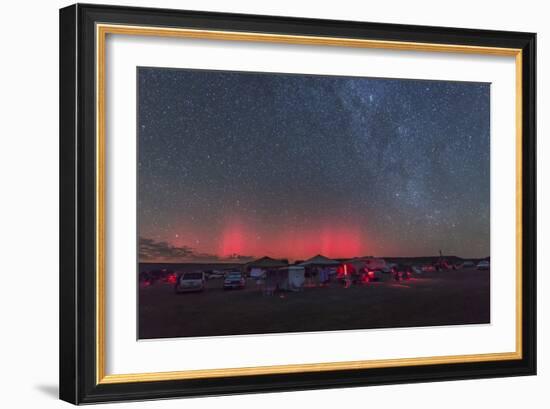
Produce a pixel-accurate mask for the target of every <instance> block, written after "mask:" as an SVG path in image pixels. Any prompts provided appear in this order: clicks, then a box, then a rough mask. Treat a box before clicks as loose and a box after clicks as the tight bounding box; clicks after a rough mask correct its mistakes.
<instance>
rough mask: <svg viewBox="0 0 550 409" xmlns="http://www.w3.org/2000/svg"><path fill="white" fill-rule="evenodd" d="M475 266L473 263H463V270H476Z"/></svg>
mask: <svg viewBox="0 0 550 409" xmlns="http://www.w3.org/2000/svg"><path fill="white" fill-rule="evenodd" d="M475 266H476V265H475V264H474V262H473V261H465V262H464V263H462V268H475Z"/></svg>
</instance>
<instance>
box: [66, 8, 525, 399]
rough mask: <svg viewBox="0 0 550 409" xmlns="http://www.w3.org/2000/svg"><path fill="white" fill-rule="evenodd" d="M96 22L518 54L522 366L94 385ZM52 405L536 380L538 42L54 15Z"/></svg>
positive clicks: (259, 19)
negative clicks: (56, 173)
mask: <svg viewBox="0 0 550 409" xmlns="http://www.w3.org/2000/svg"><path fill="white" fill-rule="evenodd" d="M96 23H112V24H127V25H140V26H156V27H176V28H177V27H186V28H196V29H210V30H225V31H241V32H242V31H244V32H256V33H275V34H286V35H301V36H322V37H335V38H354V39H371V40H385V41H406V42H414V43H433V44H449V45H456V44H459V45H466V46H484V47H502V48H517V49H520V50H521V51H522V55H523V58H522V80H523V86H522V106H521V108H522V112H523V120H522V124H521V127H522V135H523V138H522V186H523V187H522V199H521V201H522V215H521V219H522V234H523V240H522V245H521V249H522V254H523V258H522V283H523V286H522V294H521V295H522V296H521V307H522V309H521V311H522V325H523V327H522V344H521V345H522V351H521V352H522V353H521V359H515V360H502V361H487V362H468V363H446V364H434V365H414V366H398V367H384V368H369V369H350V370H334V371H319V372H303V373H301V372H298V373H287V374H264V375H251V376H231V377H213V378H205V379H184V380H162V381H147V382H121V383H110V384H101V383H98V382H97V370H98V368H97V365H98V356H97V352H96V341H97V339H96V337H97V334H96V323H97V314H96V312H97V309H96V307H97V305H96V300H97V298H96V295H97V294H96V291H97V288H96V274H95V272H96V241H97V235H96V229H95V226H96V199H97V197H96V195H97V192H96V183H95V181H96V153H97V151H96V133H95V130H96V117H95V115H96V110H95V107H96V104H95V98H96V73H95V65H94V64H95V58H96V43H95V41H96V33H95V27H96ZM59 46H60V317H59V319H60V333H59V335H60V379H59V383H60V398H61V399H62V400H65V401H67V402H71V403H74V404H82V403H94V402H106V401H124V400H145V399H159V398H174V397H191V396H206V395H225V394H240V393H253V392H273V391H291V390H308V389H318V388H341V387H352V386H367V385H383V384H397V383H411V382H428V381H444V380H457V379H472V378H488V377H503V376H519V375H534V374H536V153H535V141H536V135H535V133H536V94H535V93H536V91H535V79H536V34H533V33H523V32H506V31H486V30H472V29H457V28H442V27H422V26H412V25H396V24H379V23H362V22H349V21H331V20H315V19H304V18H287V17H284V18H283V17H272V16H256V15H243V14H225V13H210V12H208V13H207V12H199V11H180V10H166V9H149V8H134V7H114V6H101V5H86V4H77V5H72V6H69V7H66V8H63V9H61V10H60V44H59Z"/></svg>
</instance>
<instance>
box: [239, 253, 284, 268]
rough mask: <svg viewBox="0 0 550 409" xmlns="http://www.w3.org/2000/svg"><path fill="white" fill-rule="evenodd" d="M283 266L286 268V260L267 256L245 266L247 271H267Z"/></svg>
mask: <svg viewBox="0 0 550 409" xmlns="http://www.w3.org/2000/svg"><path fill="white" fill-rule="evenodd" d="M285 266H288V261H287V260H277V259H274V258H271V257H267V256H266V257H262V258H259V259H257V260H254V261H251V262H249V263H247V264H246V267H247V268H248V269H253V268H261V269H263V270H268V269H272V268H281V267H285Z"/></svg>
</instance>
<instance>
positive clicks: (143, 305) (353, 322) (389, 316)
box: [139, 270, 490, 339]
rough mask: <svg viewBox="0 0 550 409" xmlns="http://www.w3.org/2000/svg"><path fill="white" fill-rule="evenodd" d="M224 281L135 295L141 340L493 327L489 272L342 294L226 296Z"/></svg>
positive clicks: (332, 290)
mask: <svg viewBox="0 0 550 409" xmlns="http://www.w3.org/2000/svg"><path fill="white" fill-rule="evenodd" d="M222 283H223V280H222V279H213V280H210V281H208V282H207V289H206V291H204V292H202V293H186V294H175V292H174V288H173V286H172V285H169V284H166V283H156V284H154V285H152V286H149V287H146V288H140V290H139V338H140V339H150V338H172V337H197V336H216V335H243V334H260V333H281V332H310V331H330V330H349V329H369V328H396V327H418V326H438V325H461V324H482V323H489V322H490V272H489V271H478V270H456V271H444V272H434V273H424V274H422V275H417V276H414V277H413V278H411V279H410V280H408V281H400V282H395V281H393V280H391V279H390V275H389V274H388V275H387V276H385V278H384V280H383V281H380V282H375V283H369V284H365V285H360V286H351V287H350V288H343V287H342V286H341V285H340V284H338V283H331V284H330V285H329V286H328V287H315V288H304V290H303V291H302V292H297V293H291V292H284V293H277V294H275V295H272V296H266V295H263V294H262V291H261V290H260V288H258V287H257V286H256V283H255V282H254V281H253V280H249V281H248V283H247V287H246V288H245V289H243V290H230V291H224V290H223V289H222Z"/></svg>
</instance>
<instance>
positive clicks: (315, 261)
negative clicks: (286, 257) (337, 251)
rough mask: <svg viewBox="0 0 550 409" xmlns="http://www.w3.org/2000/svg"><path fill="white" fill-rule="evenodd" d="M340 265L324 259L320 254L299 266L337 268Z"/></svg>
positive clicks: (337, 262)
mask: <svg viewBox="0 0 550 409" xmlns="http://www.w3.org/2000/svg"><path fill="white" fill-rule="evenodd" d="M339 264H340V262H339V261H337V260H332V259H330V258H328V257H325V256H323V255H321V254H317V255H316V256H315V257H311V258H310V259H308V260H306V261H304V262H302V263H300V264H299V265H300V266H303V267H314V266H319V267H325V266H338V265H339Z"/></svg>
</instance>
